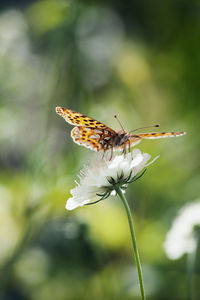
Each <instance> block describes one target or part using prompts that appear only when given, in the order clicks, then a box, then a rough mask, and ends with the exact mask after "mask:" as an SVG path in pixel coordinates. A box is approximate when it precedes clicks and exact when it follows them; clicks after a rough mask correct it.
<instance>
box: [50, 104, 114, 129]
mask: <svg viewBox="0 0 200 300" xmlns="http://www.w3.org/2000/svg"><path fill="white" fill-rule="evenodd" d="M56 112H57V114H58V115H60V116H61V117H63V118H64V119H65V121H66V122H68V123H69V124H71V125H76V126H83V127H89V128H99V129H100V128H101V129H107V130H109V131H110V132H112V133H115V131H114V130H112V129H111V128H109V127H108V126H106V125H105V124H103V123H101V122H99V121H97V120H94V119H92V118H90V117H87V116H85V115H82V114H80V113H77V112H75V111H73V110H70V109H67V108H64V107H60V106H58V107H56Z"/></svg>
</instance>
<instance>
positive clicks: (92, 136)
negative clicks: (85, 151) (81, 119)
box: [71, 126, 113, 151]
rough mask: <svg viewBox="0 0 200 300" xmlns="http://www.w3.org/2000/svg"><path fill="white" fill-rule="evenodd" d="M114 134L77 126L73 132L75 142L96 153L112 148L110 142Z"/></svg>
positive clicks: (106, 130) (99, 129)
mask: <svg viewBox="0 0 200 300" xmlns="http://www.w3.org/2000/svg"><path fill="white" fill-rule="evenodd" d="M112 135H113V133H112V132H110V131H109V130H108V128H106V129H101V128H98V129H96V128H90V127H82V126H79V127H78V126H76V127H74V128H73V129H72V131H71V137H72V139H73V141H74V142H75V143H77V144H79V145H81V146H84V147H86V148H89V149H91V150H94V151H101V150H104V151H106V150H108V149H109V148H111V144H110V142H109V141H110V140H111V139H112Z"/></svg>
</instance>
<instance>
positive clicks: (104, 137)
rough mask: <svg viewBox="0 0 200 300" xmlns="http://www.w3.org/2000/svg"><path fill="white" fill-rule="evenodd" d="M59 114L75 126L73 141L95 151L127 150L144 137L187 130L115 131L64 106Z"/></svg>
mask: <svg viewBox="0 0 200 300" xmlns="http://www.w3.org/2000/svg"><path fill="white" fill-rule="evenodd" d="M56 112H57V114H58V115H60V116H61V117H63V118H64V119H65V121H66V122H68V123H69V124H71V125H74V126H75V127H74V128H73V129H72V131H71V137H72V139H73V141H74V142H75V143H77V144H79V145H82V146H85V147H86V148H89V149H91V150H94V151H103V152H106V151H107V150H109V149H110V150H111V151H113V150H117V149H122V150H123V151H125V150H126V147H128V148H129V149H130V147H131V146H133V145H136V144H138V143H139V142H140V141H141V140H142V139H155V138H164V137H174V136H181V135H184V134H185V132H154V133H140V134H130V133H128V132H126V131H124V130H123V131H122V130H120V131H115V130H113V129H111V128H110V127H108V126H106V125H104V124H103V123H101V122H99V121H97V120H94V119H92V118H90V117H87V116H85V115H82V114H80V113H77V112H75V111H72V110H70V109H67V108H64V107H60V106H58V107H56Z"/></svg>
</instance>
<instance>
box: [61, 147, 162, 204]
mask: <svg viewBox="0 0 200 300" xmlns="http://www.w3.org/2000/svg"><path fill="white" fill-rule="evenodd" d="M150 158H151V156H150V155H149V154H148V153H143V154H142V153H141V151H140V150H139V149H134V150H133V151H132V153H128V154H126V156H124V155H123V154H122V155H117V156H115V158H114V159H112V160H110V161H108V160H103V159H101V160H98V161H96V162H95V163H94V164H93V165H92V166H91V167H88V166H85V167H84V169H83V170H81V172H80V175H79V179H80V183H78V182H76V184H77V186H76V187H75V188H74V189H72V190H71V194H72V197H71V198H69V199H68V201H67V203H66V209H68V210H72V209H74V208H76V207H79V206H83V205H85V204H88V203H89V202H90V201H91V200H95V201H100V200H103V199H105V198H107V197H108V196H109V195H110V194H111V193H112V194H115V187H116V186H118V187H120V188H121V189H122V190H123V191H124V190H125V188H126V187H127V185H128V183H131V182H133V181H135V180H136V179H138V178H139V177H140V175H138V177H137V178H136V176H137V174H138V173H139V172H140V171H141V170H142V169H143V168H144V167H146V166H147V162H148V161H149V159H150ZM155 159H157V157H156V158H155ZM155 159H154V160H155ZM154 160H153V161H154ZM153 161H152V162H153ZM152 162H151V163H152ZM148 165H149V164H148Z"/></svg>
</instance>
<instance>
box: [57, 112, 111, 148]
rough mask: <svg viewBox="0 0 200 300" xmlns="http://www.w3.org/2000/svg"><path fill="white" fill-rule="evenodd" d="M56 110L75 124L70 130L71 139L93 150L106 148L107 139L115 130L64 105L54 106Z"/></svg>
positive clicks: (70, 122) (66, 119)
mask: <svg viewBox="0 0 200 300" xmlns="http://www.w3.org/2000/svg"><path fill="white" fill-rule="evenodd" d="M56 112H57V114H59V115H60V116H61V117H63V118H64V119H65V121H66V122H68V123H69V124H71V125H76V127H74V128H73V129H72V131H71V137H72V139H73V141H74V142H75V143H77V144H79V145H81V146H85V147H86V148H89V149H91V150H94V151H101V150H107V149H108V147H109V144H107V143H106V139H107V140H108V141H109V140H110V139H111V137H112V136H113V135H116V132H115V131H114V130H112V129H111V128H109V127H108V126H106V125H104V124H103V123H101V122H99V121H96V120H94V119H92V118H90V117H87V116H85V115H82V114H80V113H77V112H75V111H72V110H70V109H66V108H64V107H56Z"/></svg>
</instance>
